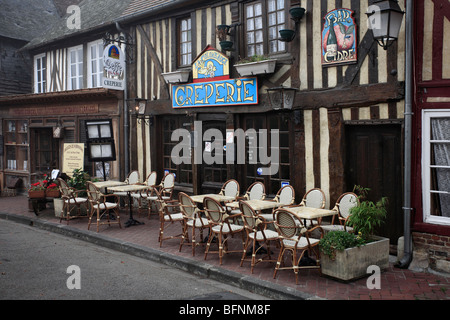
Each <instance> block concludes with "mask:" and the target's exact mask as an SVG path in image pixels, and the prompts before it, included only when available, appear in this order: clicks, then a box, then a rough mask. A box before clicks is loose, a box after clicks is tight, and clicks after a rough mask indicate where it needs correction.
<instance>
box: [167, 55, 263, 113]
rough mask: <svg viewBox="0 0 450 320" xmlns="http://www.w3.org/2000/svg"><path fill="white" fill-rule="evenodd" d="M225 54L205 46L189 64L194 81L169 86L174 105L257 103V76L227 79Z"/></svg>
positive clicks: (228, 68)
mask: <svg viewBox="0 0 450 320" xmlns="http://www.w3.org/2000/svg"><path fill="white" fill-rule="evenodd" d="M229 70H230V62H229V59H228V57H227V56H226V55H224V54H222V53H221V52H219V51H217V50H216V49H214V48H212V47H211V46H208V47H207V48H206V49H205V50H203V52H202V53H201V54H200V55H199V57H198V58H197V59H196V60H195V61H194V62H193V64H192V78H193V83H188V84H182V85H173V86H172V107H173V108H197V107H213V106H234V105H243V104H246V105H251V104H258V81H257V78H238V79H230V72H229Z"/></svg>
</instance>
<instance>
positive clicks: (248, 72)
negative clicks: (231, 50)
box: [235, 59, 277, 77]
mask: <svg viewBox="0 0 450 320" xmlns="http://www.w3.org/2000/svg"><path fill="white" fill-rule="evenodd" d="M276 63H277V60H274V59H269V60H263V61H257V62H249V63H243V64H236V65H235V68H236V70H237V72H238V73H239V74H240V75H241V77H245V76H254V75H258V74H266V73H273V72H274V71H275V66H276Z"/></svg>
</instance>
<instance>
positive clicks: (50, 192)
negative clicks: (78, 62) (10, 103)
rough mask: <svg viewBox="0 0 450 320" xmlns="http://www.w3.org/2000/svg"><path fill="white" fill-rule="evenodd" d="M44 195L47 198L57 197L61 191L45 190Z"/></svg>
mask: <svg viewBox="0 0 450 320" xmlns="http://www.w3.org/2000/svg"><path fill="white" fill-rule="evenodd" d="M45 196H46V197H49V198H59V197H60V196H61V192H59V190H45Z"/></svg>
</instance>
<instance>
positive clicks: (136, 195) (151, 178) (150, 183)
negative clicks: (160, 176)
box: [131, 171, 157, 216]
mask: <svg viewBox="0 0 450 320" xmlns="http://www.w3.org/2000/svg"><path fill="white" fill-rule="evenodd" d="M156 178H157V174H156V171H152V172H151V173H150V174H149V175H148V176H147V179H146V180H145V181H144V185H146V186H147V187H148V189H146V190H142V191H139V192H133V193H132V194H131V196H132V197H133V199H136V200H137V202H138V204H139V216H140V214H141V209H142V201H143V200H145V201H148V200H147V198H148V197H150V196H152V195H153V189H154V188H155V187H156Z"/></svg>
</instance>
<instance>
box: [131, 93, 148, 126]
mask: <svg viewBox="0 0 450 320" xmlns="http://www.w3.org/2000/svg"><path fill="white" fill-rule="evenodd" d="M128 107H129V109H130V112H134V115H135V116H136V119H137V120H138V123H141V122H142V120H144V121H145V124H146V125H149V124H150V126H151V125H153V116H152V115H146V114H145V110H146V109H147V99H142V98H133V99H128Z"/></svg>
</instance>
